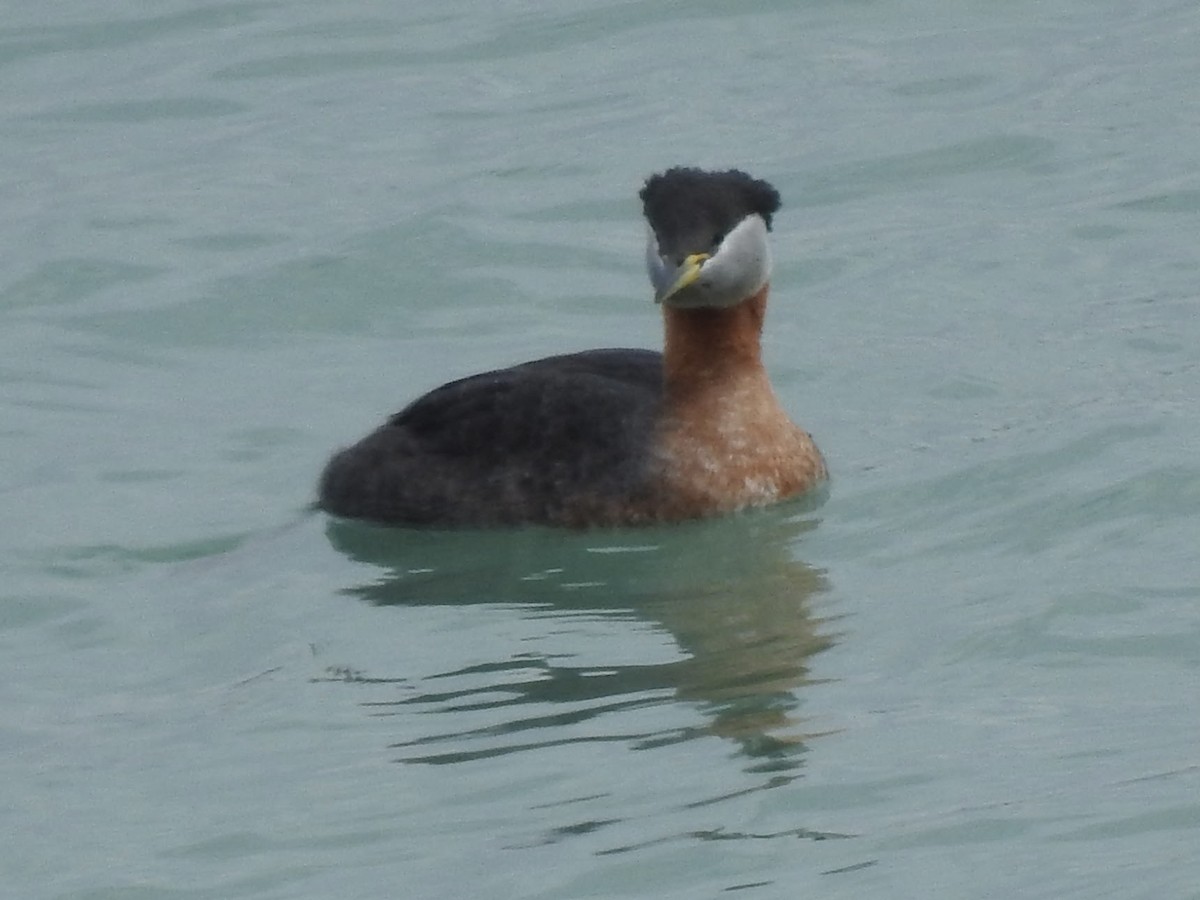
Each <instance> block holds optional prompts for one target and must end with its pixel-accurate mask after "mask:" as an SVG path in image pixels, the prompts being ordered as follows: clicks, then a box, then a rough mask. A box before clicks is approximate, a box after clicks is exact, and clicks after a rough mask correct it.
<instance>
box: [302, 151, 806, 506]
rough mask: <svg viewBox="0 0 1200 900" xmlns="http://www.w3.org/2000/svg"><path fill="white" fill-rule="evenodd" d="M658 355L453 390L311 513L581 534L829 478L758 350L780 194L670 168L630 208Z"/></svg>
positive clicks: (346, 470)
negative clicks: (636, 215)
mask: <svg viewBox="0 0 1200 900" xmlns="http://www.w3.org/2000/svg"><path fill="white" fill-rule="evenodd" d="M639 196H640V197H641V201H642V209H643V212H644V214H645V217H646V222H647V224H648V226H649V228H648V231H647V241H646V263H647V268H648V270H649V274H650V281H651V283H652V284H653V286H654V294H655V299H656V300H657V301H658V302H659V303H660V304H662V309H663V318H664V324H665V343H664V350H663V353H661V354H659V353H655V352H653V351H649V350H630V349H610V350H609V349H606V350H587V351H584V352H582V353H571V354H567V355H564V356H551V357H548V358H546V359H539V360H535V361H533V362H527V363H523V364H521V365H516V366H512V367H511V368H507V369H499V370H497V371H494V372H485V373H482V374H479V375H472V376H470V377H469V378H464V379H461V380H459V381H452V382H450V383H449V384H445V385H443V386H442V387H439V388H436V389H434V390H433V391H430V392H429V393H428V394H426V395H424V396H423V397H420V398H418V399H417V400H415V401H414V402H413V403H411V404H410V405H409V406H408V407H406V408H405V409H403V410H402V411H400V412H398V413H396V414H395V415H394V416H392V417H391V418H390V419H388V420H387V422H386V423H385V424H383V425H382V426H380V427H379V428H378V429H376V430H375V431H373V432H372V433H371V434H369V435H367V436H366V437H365V438H363V439H362V440H361V441H359V442H358V443H357V444H354V445H353V446H350V447H347V448H346V449H344V450H341V451H340V452H338V453H336V454H335V455H334V456H333V458H332V459H331V460H330V461H329V463H328V464H327V465H326V467H325V470H324V472H323V473H322V475H321V481H320V487H319V497H320V499H319V505H320V507H321V508H322V509H324V510H326V511H327V512H329V513H332V514H334V515H337V516H343V517H347V518H353V519H365V520H369V521H373V522H378V523H384V524H392V525H425V526H437V527H495V526H511V525H521V524H540V525H552V526H566V527H573V528H586V527H590V526H617V525H645V524H651V523H656V522H678V521H683V520H687V519H695V518H701V517H705V516H714V515H720V514H722V513H728V512H733V511H735V510H739V509H743V508H746V507H753V506H764V505H766V504H770V503H774V502H776V501H779V500H784V499H786V498H789V497H794V496H797V495H799V494H802V493H804V492H805V491H807V490H809V489H810V488H812V487H814V486H816V485H817V484H819V483H820V482H822V481H823V480H824V479H825V477H826V469H825V462H824V460H823V459H822V457H821V453H820V451H819V450H817V447H816V445H815V444H814V443H813V441H812V438H811V437H809V435H808V433H807V432H805V431H803V430H802V429H800V428H798V427H797V426H796V425H795V424H793V423H792V421H791V420H790V419H789V418H788V417H787V414H786V413H785V412H784V411H783V409H782V407H780V405H779V402H778V400H777V399H776V397H775V393H774V391H773V390H772V388H771V383H770V381H769V379H768V378H767V373H766V370H765V369H764V368H763V364H762V358H761V352H760V346H759V341H760V336H761V334H762V325H763V316H764V313H765V311H766V305H767V291H768V287H769V285H768V281H769V277H770V272H771V254H770V249H769V247H768V244H767V232H768V231H770V229H771V217H772V215H773V214H774V213H775V212H776V211H777V210H778V209H779V203H780V201H779V194H778V192H777V191H776V190H775V189H774V188H773V187H772V186H771V185H769V184H768V183H767V182H765V181H760V180H757V179H754V178H751V177H750V176H749V175H747V174H745V173H744V172H741V171H738V170H736V169H731V170H729V171H725V172H707V171H702V170H699V169H693V168H673V169H668V170H667V171H665V172H663V173H661V174H657V175H653V176H651V177H650V178H649V179H648V180H647V181H646V183H645V186H644V187H643V188H642V190H641V192H640V195H639Z"/></svg>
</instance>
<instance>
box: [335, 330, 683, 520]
mask: <svg viewBox="0 0 1200 900" xmlns="http://www.w3.org/2000/svg"><path fill="white" fill-rule="evenodd" d="M661 395H662V358H661V356H660V355H659V354H658V353H653V352H650V351H646V350H592V351H588V352H585V353H576V354H570V355H566V356H555V357H549V358H547V359H540V360H536V361H534V362H529V363H524V364H522V365H519V366H513V367H512V368H508V369H500V370H497V371H494V372H485V373H483V374H480V375H473V376H471V377H469V378H464V379H461V380H459V381H454V382H451V383H449V384H446V385H443V386H442V387H439V388H436V389H435V390H433V391H430V392H429V393H428V394H426V395H425V396H423V397H421V398H419V399H418V400H416V401H414V402H413V403H412V404H410V405H409V406H408V407H406V408H405V409H404V410H402V411H401V412H399V413H397V414H396V415H394V416H392V418H391V419H389V420H388V422H387V423H386V424H385V425H383V426H382V427H381V428H379V429H377V430H376V431H374V432H373V433H371V434H370V435H368V436H367V437H366V438H364V439H363V440H362V441H360V442H359V443H357V444H355V445H354V446H352V447H349V448H347V449H345V450H343V451H341V452H340V453H339V454H337V455H336V456H335V457H334V458H333V459H332V460H331V461H330V463H329V465H328V466H327V467H326V470H325V473H324V475H323V476H322V479H321V505H322V506H323V507H324V508H325V509H327V510H328V511H330V512H332V513H335V514H337V515H343V516H349V517H352V518H365V519H372V520H375V521H383V522H394V523H412V524H443V525H496V524H516V523H522V522H540V523H546V524H569V523H571V522H574V521H577V520H578V519H579V517H580V515H581V512H582V510H583V509H584V508H585V507H586V508H589V509H594V508H596V507H597V506H598V505H603V504H608V503H619V502H620V501H621V500H622V499H624V498H626V497H628V496H630V495H631V494H633V493H634V492H636V491H637V490H638V488H639V487H640V486H641V483H642V481H643V480H644V476H645V463H646V461H647V459H648V457H649V450H650V441H651V440H652V438H653V430H654V423H655V422H656V421H657V418H658V415H659V410H660V408H661Z"/></svg>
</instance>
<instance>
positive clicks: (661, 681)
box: [327, 507, 836, 772]
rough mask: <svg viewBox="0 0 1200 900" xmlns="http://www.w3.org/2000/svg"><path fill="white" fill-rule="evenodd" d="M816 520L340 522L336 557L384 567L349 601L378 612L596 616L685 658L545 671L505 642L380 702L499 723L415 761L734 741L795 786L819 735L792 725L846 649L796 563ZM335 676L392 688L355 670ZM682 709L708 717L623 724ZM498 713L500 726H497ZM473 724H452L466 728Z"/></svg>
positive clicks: (422, 742)
mask: <svg viewBox="0 0 1200 900" xmlns="http://www.w3.org/2000/svg"><path fill="white" fill-rule="evenodd" d="M807 509H808V508H806V509H805V510H799V511H798V510H797V509H796V508H795V507H792V508H791V509H790V510H787V509H770V510H763V511H758V512H755V513H751V514H746V515H741V516H734V517H730V518H725V519H720V520H715V521H709V522H699V523H694V524H689V525H685V526H676V527H673V528H663V529H644V530H623V531H622V530H616V531H608V532H603V531H598V532H584V533H563V532H557V531H546V530H540V529H524V530H517V531H496V532H469V533H462V532H460V533H448V532H427V531H397V530H395V529H386V528H378V527H373V526H369V525H363V524H361V523H350V522H330V523H329V525H328V526H327V535H328V537H329V540H330V542H331V543H332V544H333V545H334V547H335V548H337V549H338V550H339V551H341V552H342V553H344V554H346V555H347V556H349V557H351V558H352V559H354V560H356V561H360V562H365V563H370V564H371V565H372V566H374V567H376V568H377V569H378V572H377V574H376V577H374V578H373V579H372V580H371V581H369V582H367V583H363V584H359V585H356V586H353V587H350V588H347V589H346V592H347V593H349V594H351V595H353V596H356V597H358V598H360V599H362V600H364V601H367V602H370V603H372V604H376V605H379V606H394V605H470V604H484V603H486V604H510V605H513V606H515V607H517V608H528V609H530V610H532V611H536V614H537V615H538V616H539V617H547V616H549V617H560V618H562V619H563V620H564V621H565V620H568V619H578V617H579V616H581V615H585V614H587V615H592V616H603V617H614V618H627V619H632V620H637V621H642V622H646V623H650V624H652V625H654V626H656V627H658V628H661V629H662V630H664V631H665V632H666V633H668V634H669V635H670V636H671V637H672V638H673V640H674V641H675V643H676V644H677V646H678V649H679V651H680V656H681V657H682V658H678V659H675V660H672V661H668V662H662V663H643V662H632V663H631V662H629V661H628V660H622V661H618V662H614V663H613V664H611V665H610V664H603V665H590V666H573V665H570V664H569V660H570V659H571V658H572V657H571V656H570V655H569V654H570V652H571V650H572V649H573V648H572V646H564V648H563V654H562V655H561V656H558V655H554V656H547V657H543V656H534V655H530V654H528V653H519V652H514V651H513V648H512V647H511V646H505V645H503V644H502V643H501V642H499V641H498V642H497V646H496V658H495V660H494V662H492V663H489V664H486V665H483V666H475V667H472V668H471V669H469V670H458V671H453V672H445V673H442V675H441V676H440V677H439V678H437V679H436V680H435V679H424V680H423V681H422V682H421V683H420V684H418V685H417V688H418V689H417V691H416V692H415V693H414V692H413V691H412V690H408V691H406V692H404V693H403V694H402V695H401V696H400V697H398V698H397V699H396V700H394V701H381V702H375V703H372V704H371V706H372V707H373V711H375V712H376V713H379V714H387V713H388V712H395V713H400V712H402V711H403V710H405V709H410V710H411V709H412V708H413V706H414V705H417V706H419V707H420V708H422V709H429V708H434V709H440V710H443V711H446V712H450V711H455V712H459V713H461V712H464V711H466V710H487V711H488V712H489V713H491V714H492V715H490V716H489V722H490V723H491V724H488V725H486V726H484V727H477V728H460V729H459V730H456V731H454V732H453V733H442V734H430V735H427V736H425V737H422V738H420V739H417V740H415V741H409V742H407V743H406V744H404V745H402V749H403V751H404V756H403V757H402V759H404V760H405V761H409V762H424V763H453V762H457V761H462V760H466V759H477V758H481V757H491V756H497V755H502V754H504V753H510V752H517V751H520V750H524V749H528V748H530V747H536V746H546V745H549V744H561V743H569V742H571V741H573V740H587V741H599V740H616V741H624V742H628V743H630V744H632V745H634V746H637V747H652V746H658V745H662V744H670V743H676V742H679V741H684V740H690V739H693V738H696V737H700V736H705V735H719V736H721V737H723V738H726V739H728V740H730V741H732V742H734V744H735V746H736V747H737V748H738V749H739V751H740V752H741V753H742V754H744V756H746V757H748V758H749V759H750V760H751V762H750V767H751V768H752V769H753V770H756V771H766V772H784V771H787V770H790V769H793V768H795V767H796V766H797V765H799V762H800V758H801V756H802V755H803V751H804V747H805V740H806V739H808V738H810V737H812V736H813V735H812V733H811V731H810V732H808V733H806V729H805V727H804V722H803V720H802V719H801V718H800V717H799V715H798V712H797V710H798V707H799V706H800V704H801V695H800V692H799V689H800V688H801V687H802V686H803V685H805V684H806V683H808V682H809V681H810V678H809V662H810V659H811V657H812V656H813V655H814V654H816V653H818V652H819V651H821V650H824V649H826V648H827V647H829V646H831V645H832V644H833V643H834V641H835V639H836V634H835V632H834V631H833V630H832V623H831V621H830V620H829V619H828V618H819V617H816V616H814V615H813V612H812V609H811V606H812V600H813V597H814V595H816V594H818V593H820V592H822V591H824V590H825V589H826V580H825V577H824V576H823V574H822V573H820V572H818V571H816V570H814V569H812V568H811V567H809V566H807V565H805V564H804V563H802V562H799V561H798V560H796V559H795V557H794V554H795V551H796V548H797V544H798V543H799V541H800V539H801V538H802V535H803V534H804V532H805V531H807V530H808V529H810V528H811V527H813V524H814V522H813V520H812V519H811V518H808V517H807ZM572 640H577V639H576V638H572ZM330 677H333V678H338V679H342V680H347V681H354V680H364V681H373V682H378V681H380V680H381V679H371V678H367V677H366V676H363V675H362V674H361V673H355V672H351V671H349V670H333V671H331V672H330ZM405 684H406V686H408V687H410V688H411V683H409V682H407V681H406V682H405ZM443 685H444V687H443ZM675 704H683V705H685V706H690V707H692V708H694V709H698V710H700V712H701V715H700V716H699V717H697V716H695V715H694V714H693V715H691V716H688V715H670V716H664V717H662V718H664V719H665V720H666V721H667V722H670V723H671V724H667V725H664V726H663V727H661V728H651V729H649V730H647V729H646V728H645V727H644V725H645V722H646V721H647V717H645V716H629V717H628V718H622V717H619V716H618V715H617V714H618V713H620V712H622V711H631V710H636V709H641V708H645V707H647V706H664V705H666V706H674V705H675ZM498 711H500V712H503V713H504V715H505V718H504V721H502V722H500V723H499V724H495V721H496V720H495V713H496V712H498ZM605 716H607V717H608V719H609V723H608V724H609V726H610V727H609V729H607V730H605V731H604V732H603V733H597V730H596V729H595V728H594V727H592V728H589V729H587V731H586V733H585V734H576V733H575V732H573V731H572V729H571V728H569V727H565V726H572V725H575V724H577V723H579V722H583V721H588V720H594V719H597V718H598V717H605ZM448 721H449V720H448ZM463 721H466V720H464V719H462V718H461V717H454V718H453V722H454V723H455V725H457V726H461V725H462V724H463ZM469 721H474V719H470V720H469ZM624 721H635V722H637V723H639V724H640V725H641V726H643V727H641V728H631V729H626V730H620V727H619V726H618V725H617V724H616V723H617V722H624ZM680 722H684V723H690V724H682V725H681V724H679V723H680ZM452 727H454V726H452ZM400 746H401V745H398V747H400Z"/></svg>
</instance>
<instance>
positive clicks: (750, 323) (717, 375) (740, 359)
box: [663, 285, 769, 403]
mask: <svg viewBox="0 0 1200 900" xmlns="http://www.w3.org/2000/svg"><path fill="white" fill-rule="evenodd" d="M768 289H769V286H768V285H763V286H762V288H760V289H759V290H758V292H757V293H755V294H754V295H753V296H751V297H748V298H747V299H745V300H743V301H742V302H741V303H739V304H737V305H736V306H730V307H725V308H712V307H700V308H696V309H677V308H675V307H671V306H665V307H664V311H663V317H664V324H665V329H666V338H665V341H664V346H663V378H664V389H665V393H666V397H667V400H668V402H669V403H671V402H676V403H678V402H685V401H686V399H687V398H689V397H695V396H696V395H697V394H706V393H709V392H711V391H713V390H718V391H720V390H723V389H725V390H727V389H729V388H731V387H732V386H733V385H745V384H746V383H747V381H750V382H760V383H762V384H763V385H766V384H767V382H766V371H765V370H764V369H763V364H762V350H761V343H760V341H761V338H762V327H763V318H764V316H765V315H766V311H767V292H768ZM768 389H769V388H768Z"/></svg>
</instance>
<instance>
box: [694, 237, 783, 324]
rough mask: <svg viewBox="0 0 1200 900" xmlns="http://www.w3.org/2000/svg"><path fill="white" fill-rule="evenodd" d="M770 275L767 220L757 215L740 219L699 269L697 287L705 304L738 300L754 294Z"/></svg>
mask: <svg viewBox="0 0 1200 900" xmlns="http://www.w3.org/2000/svg"><path fill="white" fill-rule="evenodd" d="M770 277H771V250H770V247H769V246H768V244H767V223H766V222H764V221H763V220H762V217H761V216H757V215H750V216H746V218H744V219H742V221H740V222H739V223H738V224H737V227H736V228H734V229H733V230H732V231H730V232H729V234H727V235H725V240H723V241H721V246H720V247H718V248H717V252H716V253H715V254H713V257H712V259H710V260H708V261H707V262H706V263H705V264H704V265H703V267H701V269H700V278H699V280H698V281H697V287H698V288H699V290H700V292H701V293H703V294H704V295H706V299H707V301H708V304H709V305H712V306H727V305H732V304H735V303H740V302H741V301H742V300H745V299H746V298H747V297H749V296H751V295H752V294H754V293H756V292H757V291H758V290H759V288H761V287H762V286H763V285H764V284H766V283H767V280H768V279H769V278H770Z"/></svg>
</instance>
